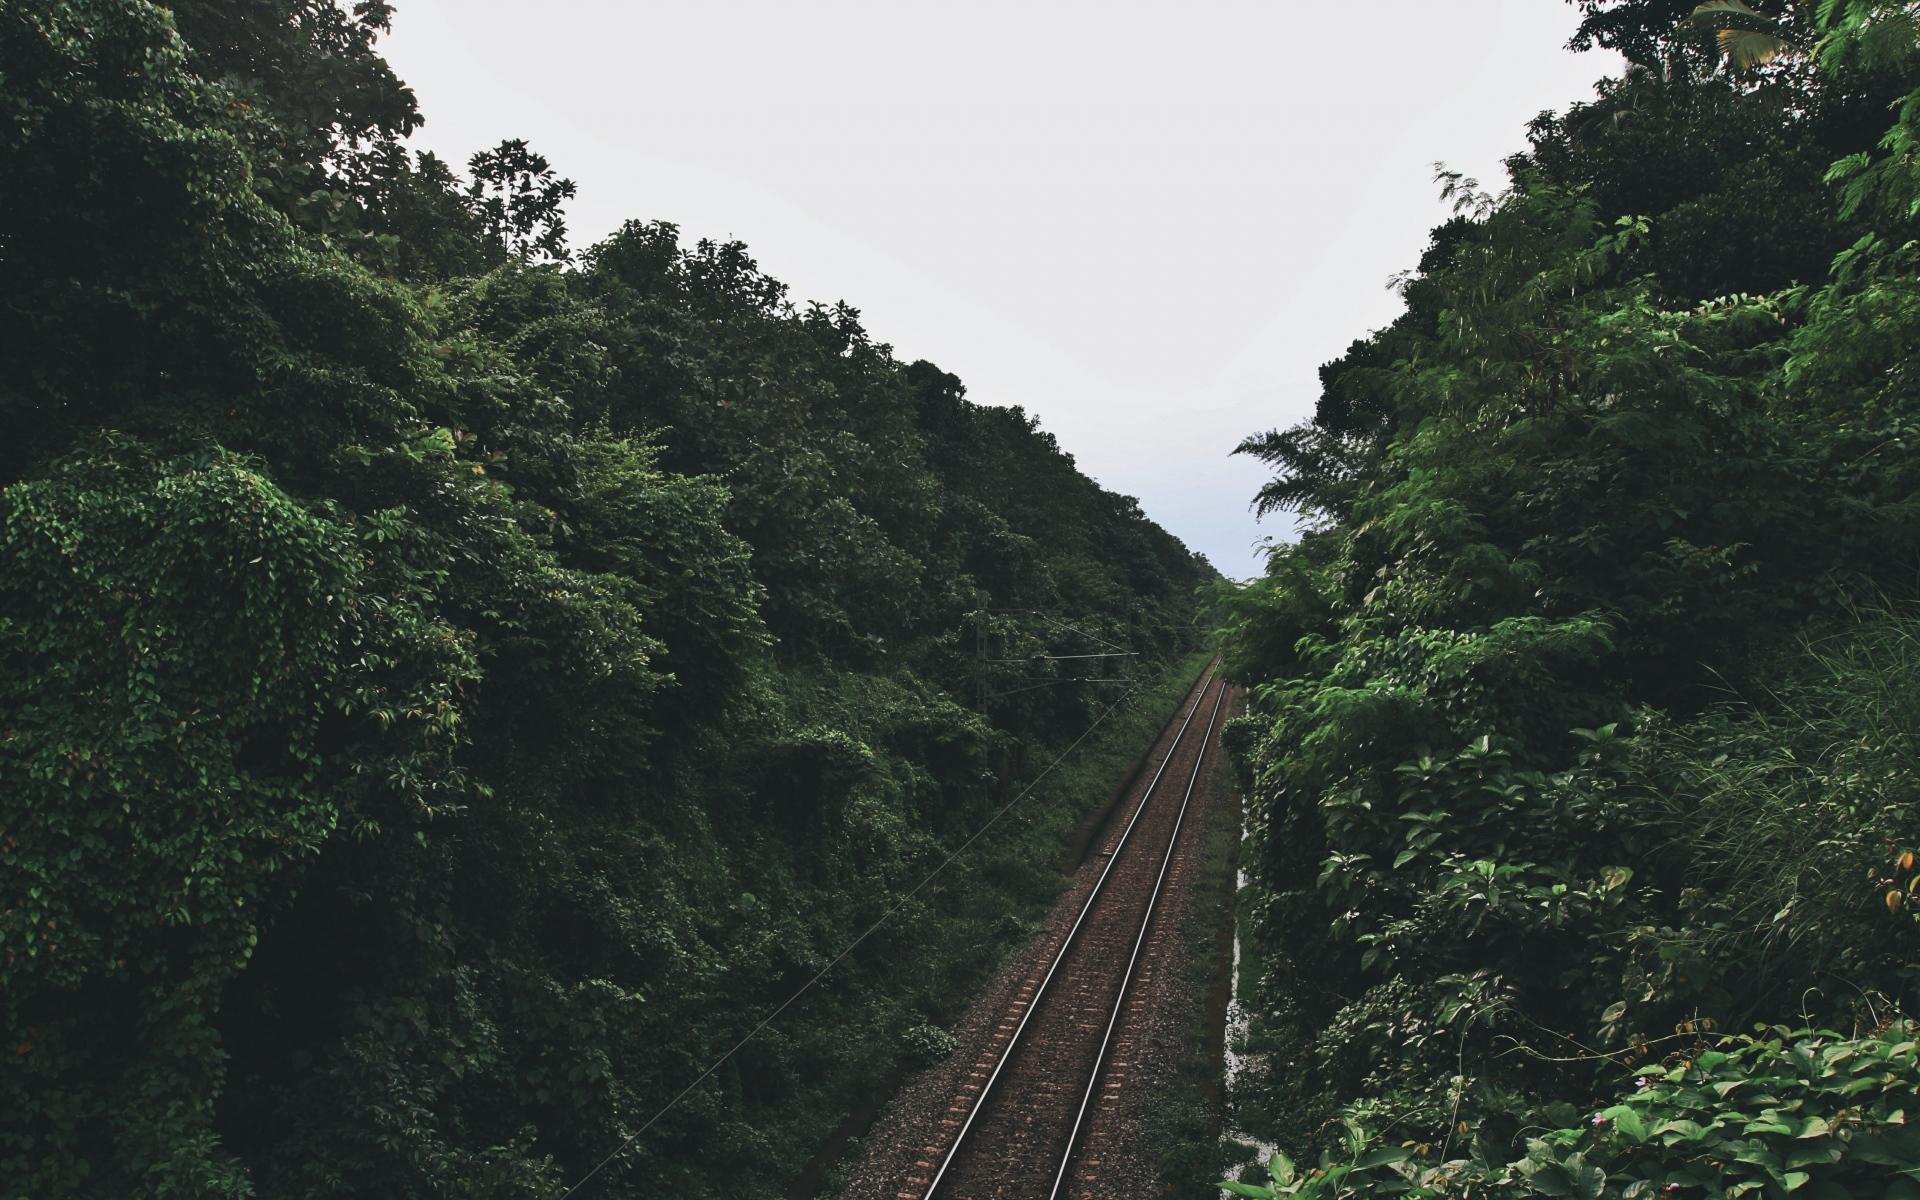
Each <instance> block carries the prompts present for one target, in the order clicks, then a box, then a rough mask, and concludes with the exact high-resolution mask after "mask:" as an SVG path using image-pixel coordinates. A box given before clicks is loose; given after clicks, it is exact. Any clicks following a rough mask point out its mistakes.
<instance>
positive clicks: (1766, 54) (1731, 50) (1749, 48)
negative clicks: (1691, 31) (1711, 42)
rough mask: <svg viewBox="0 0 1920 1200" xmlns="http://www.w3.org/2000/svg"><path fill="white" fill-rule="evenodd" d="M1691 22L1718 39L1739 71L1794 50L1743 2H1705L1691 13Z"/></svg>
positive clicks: (1761, 15) (1772, 22) (1772, 24)
mask: <svg viewBox="0 0 1920 1200" xmlns="http://www.w3.org/2000/svg"><path fill="white" fill-rule="evenodd" d="M1693 22H1694V24H1696V25H1702V26H1705V27H1706V28H1708V29H1712V30H1714V31H1715V32H1717V33H1718V34H1719V35H1720V49H1721V51H1722V52H1723V53H1725V54H1726V56H1727V60H1728V61H1729V62H1731V63H1732V64H1733V65H1734V66H1735V67H1736V68H1737V69H1739V70H1742V71H1744V70H1747V69H1748V68H1750V67H1757V66H1759V65H1760V64H1761V63H1767V62H1772V61H1773V60H1774V59H1776V58H1778V57H1780V56H1781V55H1782V54H1786V53H1788V52H1789V51H1791V50H1792V49H1793V43H1792V42H1789V41H1787V39H1785V38H1783V37H1781V36H1780V25H1779V23H1778V22H1777V21H1775V20H1773V18H1771V17H1768V16H1766V15H1765V14H1764V13H1758V12H1755V11H1754V10H1753V9H1752V8H1750V7H1748V6H1747V5H1746V4H1745V3H1743V0H1707V2H1706V3H1705V4H1702V5H1700V6H1699V7H1697V8H1695V9H1694V10H1693Z"/></svg>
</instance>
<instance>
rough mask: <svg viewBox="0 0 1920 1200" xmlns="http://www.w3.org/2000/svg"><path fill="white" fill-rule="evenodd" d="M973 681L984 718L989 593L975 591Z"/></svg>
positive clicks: (975, 699)
mask: <svg viewBox="0 0 1920 1200" xmlns="http://www.w3.org/2000/svg"><path fill="white" fill-rule="evenodd" d="M973 679H974V697H975V698H974V707H975V708H976V709H977V710H979V712H980V714H981V715H982V716H985V715H986V711H987V593H986V589H984V588H975V589H974V590H973Z"/></svg>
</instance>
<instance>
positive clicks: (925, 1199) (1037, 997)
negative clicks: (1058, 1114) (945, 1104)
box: [920, 662, 1225, 1200]
mask: <svg viewBox="0 0 1920 1200" xmlns="http://www.w3.org/2000/svg"><path fill="white" fill-rule="evenodd" d="M1215 666H1217V662H1216V663H1212V664H1208V667H1207V675H1206V678H1205V679H1204V680H1203V681H1202V682H1201V684H1200V694H1199V695H1198V696H1196V697H1194V701H1193V706H1192V707H1191V708H1189V709H1187V715H1186V717H1185V718H1184V719H1183V720H1182V721H1181V722H1180V729H1179V731H1178V732H1177V733H1175V734H1174V735H1173V743H1172V744H1171V745H1169V746H1168V747H1167V756H1166V758H1164V759H1162V760H1161V762H1160V766H1159V769H1158V770H1156V771H1154V773H1153V778H1152V779H1151V780H1150V781H1149V782H1148V783H1147V790H1146V792H1145V793H1144V794H1142V795H1141V797H1140V803H1139V804H1138V805H1137V806H1135V808H1134V810H1133V815H1132V816H1131V817H1129V818H1127V825H1126V828H1125V829H1123V830H1122V831H1121V833H1120V840H1119V841H1118V842H1115V843H1114V846H1113V853H1112V854H1110V855H1108V856H1107V865H1106V866H1105V867H1104V868H1102V869H1101V871H1100V878H1099V879H1098V880H1096V881H1095V882H1094V885H1093V890H1092V891H1091V892H1089V893H1087V899H1086V902H1085V903H1084V904H1082V905H1081V906H1080V914H1079V915H1078V916H1076V917H1075V918H1074V920H1073V927H1072V928H1071V929H1069V930H1067V936H1066V940H1064V941H1062V942H1061V943H1060V949H1059V950H1058V951H1056V952H1055V953H1054V956H1053V961H1052V963H1051V964H1049V965H1048V967H1047V973H1046V976H1045V977H1044V978H1043V979H1041V981H1040V986H1039V987H1038V988H1036V989H1035V990H1034V993H1033V996H1032V998H1031V999H1029V1000H1028V1001H1027V1006H1026V1009H1025V1010H1024V1011H1023V1012H1022V1013H1021V1014H1020V1023H1019V1024H1018V1025H1017V1026H1015V1027H1014V1030H1013V1036H1011V1037H1009V1038H1008V1039H1007V1044H1006V1046H1005V1047H1004V1048H1003V1049H1002V1050H1001V1051H1000V1057H999V1059H998V1060H997V1061H996V1062H995V1063H994V1064H993V1073H992V1074H990V1075H988V1076H987V1081H986V1083H984V1084H982V1085H981V1087H980V1094H979V1095H978V1096H976V1097H975V1098H974V1102H973V1107H972V1108H971V1109H970V1110H968V1112H967V1119H966V1120H965V1121H964V1122H962V1123H961V1125H960V1132H958V1133H956V1134H955V1135H954V1137H953V1144H952V1145H950V1146H948V1147H947V1152H946V1154H944V1155H942V1156H941V1159H940V1167H939V1169H938V1170H936V1171H935V1172H934V1173H933V1178H932V1179H931V1180H930V1181H929V1182H928V1183H927V1190H926V1191H924V1192H922V1193H920V1200H933V1198H934V1194H935V1193H936V1192H938V1191H939V1190H940V1183H941V1181H942V1180H943V1179H945V1178H946V1176H947V1170H948V1168H950V1167H952V1166H953V1160H954V1158H955V1156H957V1155H958V1154H959V1153H960V1148H961V1147H962V1146H964V1145H965V1144H966V1141H967V1135H968V1134H970V1133H972V1132H973V1124H974V1121H975V1120H976V1119H978V1117H979V1116H980V1114H981V1113H982V1112H983V1111H985V1110H986V1107H987V1101H988V1099H989V1098H991V1097H992V1095H993V1089H994V1086H995V1085H996V1084H998V1083H999V1082H1000V1076H1001V1075H1002V1074H1003V1073H1004V1072H1005V1071H1006V1069H1007V1063H1008V1062H1009V1061H1011V1060H1012V1058H1013V1053H1014V1051H1015V1050H1016V1049H1018V1048H1019V1046H1020V1038H1021V1037H1022V1036H1023V1035H1024V1034H1025V1033H1026V1031H1027V1024H1028V1023H1029V1022H1030V1021H1032V1020H1033V1014H1034V1013H1036V1012H1038V1011H1040V1002H1041V1001H1042V1000H1044V999H1045V998H1046V994H1047V989H1048V988H1050V987H1052V986H1053V980H1054V977H1055V976H1056V975H1058V974H1059V973H1060V965H1061V964H1062V963H1064V962H1065V961H1066V958H1067V952H1068V951H1069V950H1071V949H1073V943H1074V940H1075V939H1076V938H1078V937H1079V936H1080V929H1081V927H1082V926H1083V925H1085V924H1086V921H1087V916H1088V914H1089V913H1091V912H1092V911H1093V906H1094V905H1095V904H1096V903H1098V902H1099V899H1100V895H1101V892H1102V891H1103V890H1104V889H1105V888H1106V886H1107V877H1108V876H1110V875H1112V874H1113V868H1114V864H1115V863H1118V862H1119V861H1120V854H1121V852H1122V851H1124V850H1125V849H1126V848H1127V842H1128V841H1129V840H1130V839H1131V838H1132V837H1133V827H1134V826H1135V825H1137V824H1139V823H1140V814H1141V813H1144V812H1146V811H1147V805H1148V804H1150V803H1152V801H1153V790H1154V789H1155V788H1156V787H1158V786H1160V777H1161V776H1162V775H1165V774H1166V773H1167V768H1168V767H1169V766H1171V765H1173V759H1174V755H1175V754H1176V753H1177V752H1178V751H1179V749H1180V742H1181V741H1182V739H1184V738H1185V737H1186V736H1187V727H1188V726H1189V725H1191V724H1193V718H1194V715H1195V714H1196V713H1198V712H1199V711H1200V706H1201V705H1202V704H1205V703H1206V702H1207V690H1208V689H1209V688H1211V687H1213V686H1214V685H1215V684H1216V683H1219V681H1220V677H1219V674H1218V672H1217V671H1216V670H1215V669H1214V668H1215ZM1221 691H1222V692H1223V693H1224V691H1225V688H1224V686H1223V687H1222V688H1221ZM1214 711H1215V712H1218V711H1219V701H1218V700H1215V702H1214ZM1208 728H1212V724H1211V722H1209V724H1208ZM1200 750H1201V757H1202V758H1205V757H1206V747H1205V746H1202V747H1201V748H1200Z"/></svg>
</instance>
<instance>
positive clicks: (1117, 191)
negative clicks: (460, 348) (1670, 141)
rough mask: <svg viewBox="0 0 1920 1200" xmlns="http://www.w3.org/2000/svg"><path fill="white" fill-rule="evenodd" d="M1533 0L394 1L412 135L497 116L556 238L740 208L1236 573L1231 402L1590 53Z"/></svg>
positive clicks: (1286, 395)
mask: <svg viewBox="0 0 1920 1200" xmlns="http://www.w3.org/2000/svg"><path fill="white" fill-rule="evenodd" d="M1574 20H1575V18H1574V12H1573V9H1572V7H1571V6H1570V5H1567V4H1564V3H1560V2H1559V0H1372V2H1371V3H1367V4H1354V3H1322V4H1312V5H1309V4H1305V3H1299V2H1297V0H1294V2H1281V0H1261V2H1257V3H1255V2H1242V0H1187V2H1185V3H1180V4H1172V3H1139V2H1131V3H1130V2H1126V0H1102V2H1099V3H1091V2H1088V3H1082V2H1068V0H1024V2H1021V3H1012V2H1005V0H965V2H964V3H956V2H954V0H945V2H943V3H938V4H935V3H931V2H929V0H779V2H774V0H678V2H675V3H613V2H611V0H545V3H542V4H539V5H528V4H526V3H525V2H524V0H514V2H512V3H508V2H507V0H399V2H398V13H397V16H396V18H395V22H394V32H393V36H392V37H391V38H390V39H389V40H388V42H387V43H386V53H387V57H388V59H389V60H390V61H391V62H392V63H393V64H394V67H395V69H396V70H397V71H398V72H399V74H400V76H401V78H403V79H405V80H406V81H407V82H408V83H410V84H411V85H412V86H413V87H414V89H415V91H416V92H417V93H418V94H419V97H420V103H421V107H422V108H423V110H424V111H425V113H426V116H427V125H426V127H425V129H424V130H422V131H421V133H420V134H419V135H417V136H416V139H415V141H416V144H417V145H419V146H421V147H422V148H425V149H431V150H434V151H436V152H438V153H439V154H441V155H442V156H443V157H445V158H447V159H448V160H449V161H451V162H452V163H454V164H455V165H456V166H458V165H461V164H464V163H465V161H466V159H467V157H468V156H469V155H470V154H471V153H472V152H473V151H475V150H478V149H483V148H485V147H487V146H490V145H493V144H495V143H497V142H499V141H500V140H501V139H502V138H505V137H521V138H526V139H527V140H528V141H530V142H531V143H532V144H533V146H534V148H535V149H536V150H538V151H540V152H541V153H543V154H545V155H546V156H547V157H548V158H549V159H551V160H552V161H553V163H554V165H555V166H556V167H557V168H558V170H559V171H560V173H561V174H563V175H565V176H567V177H569V178H571V179H573V180H575V181H576V182H577V183H578V184H579V186H580V194H579V197H578V199H576V200H575V201H574V202H573V204H572V206H571V207H570V209H569V214H570V216H569V220H570V224H571V227H572V230H573V240H574V244H575V245H576V246H579V247H584V246H586V245H588V244H590V243H592V242H593V241H596V240H598V239H599V238H600V237H602V236H604V235H605V234H607V233H609V232H611V231H612V230H613V229H614V228H616V227H617V226H618V225H619V224H620V223H621V222H622V221H625V220H627V219H629V218H643V219H660V220H667V221H672V222H674V223H676V224H678V225H679V226H680V227H681V228H682V230H683V231H684V234H685V236H686V238H687V239H688V240H689V241H691V240H692V239H694V238H698V237H715V238H738V239H740V240H742V241H744V242H746V243H747V244H748V246H749V247H750V248H751V249H752V251H753V253H754V255H755V257H756V258H757V259H758V260H759V262H760V265H761V267H762V268H763V269H764V270H766V271H767V272H768V273H770V274H772V275H773V276H775V277H776V278H778V279H781V280H783V281H785V282H786V283H787V284H788V285H789V286H790V287H791V289H792V294H793V296H794V298H795V299H796V300H797V301H805V300H823V301H832V300H840V299H844V300H846V301H847V302H848V303H850V304H852V305H853V306H854V307H856V308H858V309H860V310H861V311H862V313H863V314H864V322H865V324H866V326H867V329H868V331H869V333H870V334H872V336H873V337H874V338H875V339H876V340H878V341H884V342H889V343H891V344H892V345H893V346H894V347H895V350H896V353H898V354H899V355H900V356H901V357H902V358H903V359H908V360H911V359H914V358H927V359H931V360H932V361H934V362H936V363H938V364H940V366H942V367H944V368H945V369H947V370H949V371H952V372H953V373H955V374H957V375H959V376H960V377H961V378H962V379H963V380H965V381H966V384H967V387H968V394H969V395H970V396H971V397H972V398H973V399H974V400H975V401H977V402H980V403H984V404H1018V405H1023V406H1025V407H1026V409H1027V410H1028V411H1029V412H1031V413H1035V414H1037V415H1038V416H1039V417H1040V419H1041V422H1042V424H1043V426H1044V427H1045V428H1047V429H1049V430H1051V431H1053V433H1054V434H1055V435H1056V436H1058V437H1059V439H1060V442H1061V444H1062V445H1063V446H1064V447H1065V448H1066V449H1067V450H1068V451H1069V452H1071V453H1072V454H1073V455H1074V456H1075V458H1076V460H1077V461H1078V463H1079V465H1080V467H1081V469H1082V470H1084V471H1086V472H1087V473H1089V474H1090V475H1092V476H1093V477H1094V478H1096V479H1098V480H1099V481H1100V482H1101V483H1102V484H1104V485H1105V486H1107V487H1109V488H1112V489H1114V490H1116V491H1121V492H1125V493H1128V494H1130V495H1134V496H1138V497H1139V498H1140V501H1141V503H1142V505H1143V506H1144V507H1145V508H1146V511H1147V512H1148V513H1149V514H1150V515H1151V516H1152V517H1154V518H1155V519H1156V520H1158V521H1159V522H1160V523H1161V524H1163V525H1165V526H1166V527H1167V528H1169V529H1171V530H1172V531H1173V532H1174V533H1176V534H1177V535H1179V536H1180V537H1181V538H1182V539H1183V540H1185V541H1186V543H1187V544H1188V545H1189V546H1191V547H1193V548H1194V549H1196V550H1199V551H1201V552H1203V553H1205V554H1206V555H1207V556H1208V557H1209V558H1211V559H1212V560H1213V562H1214V565H1215V566H1217V567H1219V568H1220V569H1221V570H1222V571H1224V572H1226V573H1227V574H1229V575H1233V576H1247V575H1252V574H1255V573H1257V571H1258V564H1257V556H1256V554H1255V551H1254V547H1255V545H1256V543H1257V542H1258V541H1259V540H1260V539H1262V538H1266V537H1285V536H1287V535H1288V534H1289V532H1290V524H1289V523H1288V522H1286V521H1285V520H1283V519H1269V520H1268V521H1266V522H1264V523H1256V522H1255V520H1254V519H1253V516H1252V515H1251V513H1250V511H1249V510H1248V502H1249V500H1250V499H1251V498H1252V495H1253V493H1254V492H1255V490H1256V489H1258V487H1259V486H1260V484H1261V483H1262V481H1263V479H1264V473H1263V471H1262V468H1261V466H1260V464H1258V463H1256V462H1252V461H1249V460H1247V459H1244V458H1237V457H1229V452H1230V451H1231V450H1232V449H1233V447H1234V445H1235V444H1236V443H1237V442H1238V441H1239V440H1240V439H1241V438H1242V437H1244V436H1245V435H1247V434H1249V433H1252V432H1255V431H1257V430H1260V429H1265V428H1269V427H1272V426H1275V425H1287V424H1291V423H1293V422H1294V421H1297V420H1299V419H1301V418H1302V417H1304V416H1306V415H1308V414H1310V413H1311V411H1312V408H1313V402H1314V400H1315V398H1316V395H1317V389H1318V383H1317V379H1316V376H1315V371H1316V369H1317V368H1318V367H1319V365H1320V364H1321V363H1323V362H1325V361H1327V360H1328V359H1331V358H1335V357H1337V356H1338V355H1339V354H1340V353H1341V352H1342V351H1343V350H1344V349H1345V348H1346V346H1347V345H1348V343H1350V342H1351V341H1352V340H1353V339H1354V338H1356V337H1360V336H1363V335H1365V334H1366V333H1367V332H1368V331H1370V330H1372V329H1375V328H1377V327H1379V326H1381V325H1384V324H1386V323H1387V322H1388V321H1390V320H1391V319H1392V318H1393V315H1394V313H1395V312H1396V311H1397V308H1398V302H1397V300H1396V298H1395V297H1394V295H1393V294H1392V293H1391V292H1389V291H1388V290H1387V280H1388V278H1389V277H1390V276H1391V275H1392V274H1393V273H1394V272H1396V271H1399V270H1402V269H1404V268H1406V267H1408V266H1411V265H1413V263H1414V262H1415V261H1416V259H1417V258H1418V256H1419V253H1420V251H1421V248H1422V247H1423V246H1424V245H1425V241H1426V233H1427V230H1428V229H1429V228H1430V227H1431V226H1433V225H1434V224H1436V223H1437V222H1438V221H1439V220H1441V219H1442V218H1443V216H1444V215H1445V210H1444V209H1443V207H1442V205H1441V203H1440V201H1439V198H1438V192H1437V189H1436V188H1435V187H1434V185H1433V182H1432V176H1433V163H1434V162H1435V161H1436V160H1443V161H1445V162H1446V163H1447V164H1448V165H1449V166H1451V167H1453V168H1455V169H1459V170H1464V171H1466V172H1467V173H1468V174H1471V175H1476V176H1478V177H1479V178H1480V179H1482V180H1483V181H1485V182H1487V183H1494V182H1496V181H1498V180H1500V179H1501V178H1502V176H1501V172H1500V167H1499V164H1500V161H1501V160H1502V159H1503V158H1505V157H1506V156H1507V155H1508V154H1509V153H1511V152H1513V151H1514V150H1516V149H1519V148H1520V147H1521V146H1522V144H1523V141H1522V139H1523V133H1524V129H1525V125H1526V123H1527V121H1528V120H1529V119H1530V118H1532V117H1533V116H1534V114H1536V113H1538V112H1540V111H1541V110H1542V109H1546V108H1561V107H1564V106H1565V105H1566V104H1567V103H1568V102H1570V101H1572V100H1575V99H1579V98H1582V97H1585V96H1588V95H1590V94H1591V91H1592V84H1593V81H1594V80H1595V79H1597V78H1599V77H1600V76H1602V75H1605V74H1609V73H1613V72H1614V71H1615V70H1616V69H1617V67H1616V64H1615V62H1614V60H1613V59H1611V57H1609V56H1603V55H1589V56H1585V57H1576V56H1575V55H1572V54H1569V53H1567V52H1566V51H1565V50H1564V48H1563V47H1564V44H1565V42H1566V40H1567V38H1568V36H1569V34H1570V33H1571V32H1572V28H1573V25H1574Z"/></svg>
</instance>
